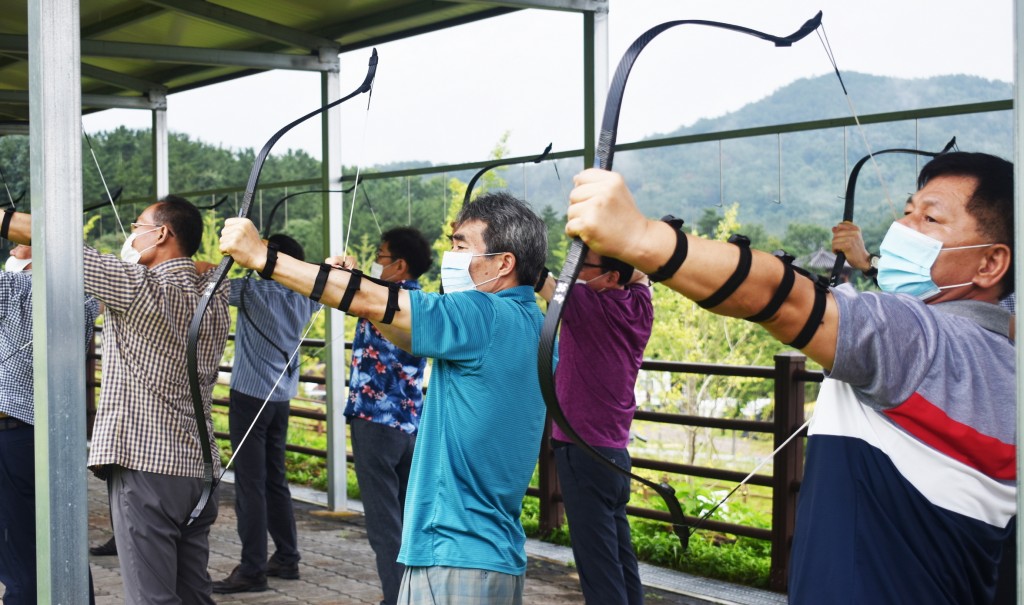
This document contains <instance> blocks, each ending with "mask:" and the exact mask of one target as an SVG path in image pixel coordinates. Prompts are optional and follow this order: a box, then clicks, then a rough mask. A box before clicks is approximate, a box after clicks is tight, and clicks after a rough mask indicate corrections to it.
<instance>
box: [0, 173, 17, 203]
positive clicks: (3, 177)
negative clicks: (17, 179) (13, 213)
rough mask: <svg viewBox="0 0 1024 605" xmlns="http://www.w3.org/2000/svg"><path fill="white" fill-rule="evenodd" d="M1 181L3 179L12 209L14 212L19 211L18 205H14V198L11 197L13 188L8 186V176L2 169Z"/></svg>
mask: <svg viewBox="0 0 1024 605" xmlns="http://www.w3.org/2000/svg"><path fill="white" fill-rule="evenodd" d="M0 179H3V181H4V189H6V190H7V199H9V200H11V208H13V209H14V210H17V209H18V205H17V204H15V203H14V196H13V195H11V187H10V185H8V184H7V175H5V174H4V171H3V169H2V168H0Z"/></svg>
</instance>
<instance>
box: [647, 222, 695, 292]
mask: <svg viewBox="0 0 1024 605" xmlns="http://www.w3.org/2000/svg"><path fill="white" fill-rule="evenodd" d="M661 220H662V221H663V222H666V223H668V224H669V225H670V226H671V227H672V229H673V230H675V232H676V247H675V249H674V250H673V251H672V256H670V257H669V259H668V260H667V261H665V264H664V265H662V266H660V267H658V270H657V271H655V272H654V273H651V274H650V275H648V276H647V277H648V278H649V279H650V280H651V281H652V282H655V283H657V282H660V281H665V280H666V279H668V278H670V277H672V276H673V275H675V274H676V271H678V270H679V267H681V266H682V265H683V261H685V260H686V254H687V252H689V251H690V246H689V241H688V240H687V239H686V234H685V233H683V219H681V218H676V217H674V216H672V215H671V214H666V215H665V216H663V217H661Z"/></svg>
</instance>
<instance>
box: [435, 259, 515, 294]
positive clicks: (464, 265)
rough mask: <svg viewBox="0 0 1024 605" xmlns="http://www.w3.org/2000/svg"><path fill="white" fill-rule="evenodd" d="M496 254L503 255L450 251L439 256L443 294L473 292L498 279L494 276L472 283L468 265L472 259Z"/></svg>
mask: <svg viewBox="0 0 1024 605" xmlns="http://www.w3.org/2000/svg"><path fill="white" fill-rule="evenodd" d="M498 254H504V253H503V252H491V253H489V254H473V253H472V252H453V251H451V250H449V251H447V252H445V253H444V254H443V255H442V256H441V288H443V289H444V292H445V294H448V293H451V292H462V291H464V290H473V289H476V288H478V287H480V286H482V285H484V284H488V283H490V282H492V281H494V280H496V279H498V277H500V276H495V277H492V278H491V279H488V280H486V281H482V282H480V283H479V284H478V283H474V282H473V278H472V276H470V274H469V264H470V263H471V262H473V257H475V256H496V255H498Z"/></svg>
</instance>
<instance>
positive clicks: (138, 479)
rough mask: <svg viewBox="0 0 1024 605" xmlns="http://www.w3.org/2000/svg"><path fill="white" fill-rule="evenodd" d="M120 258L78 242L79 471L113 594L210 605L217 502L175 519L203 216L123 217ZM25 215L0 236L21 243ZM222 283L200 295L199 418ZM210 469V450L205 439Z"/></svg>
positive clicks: (218, 334) (188, 420)
mask: <svg viewBox="0 0 1024 605" xmlns="http://www.w3.org/2000/svg"><path fill="white" fill-rule="evenodd" d="M131 229H132V233H131V235H130V236H129V237H128V239H127V241H126V242H125V245H124V247H123V249H122V251H121V258H118V257H117V256H114V255H111V254H101V253H100V252H98V251H96V250H95V249H93V248H90V247H88V246H86V247H85V249H84V251H83V265H84V270H85V271H84V285H85V293H86V294H87V295H91V296H93V297H95V298H96V299H97V300H99V301H100V302H102V303H103V304H104V308H105V311H104V313H105V315H104V329H103V388H102V389H101V391H100V403H99V406H98V408H97V410H96V421H95V426H94V427H93V434H92V443H91V448H90V451H89V468H90V469H91V470H92V471H93V472H94V473H95V474H96V475H97V476H98V477H100V478H102V479H104V480H106V481H107V492H108V496H109V498H110V509H111V516H112V521H113V526H114V533H115V535H116V536H117V550H118V555H119V557H118V559H119V563H120V566H121V578H122V581H123V582H124V591H125V602H126V603H128V604H136V603H178V602H185V603H199V604H212V603H213V599H212V596H211V581H210V576H209V573H208V572H207V560H208V558H209V532H210V526H211V525H212V524H213V522H214V520H215V519H216V518H217V501H216V500H217V499H216V498H215V497H214V498H211V500H210V502H209V503H208V504H207V505H206V507H205V509H204V511H203V513H202V515H200V517H199V518H198V519H197V520H196V521H195V522H194V523H193V524H192V525H188V526H186V525H184V521H185V520H186V519H188V518H189V513H191V511H192V509H193V508H194V507H195V505H196V502H197V501H198V500H199V496H200V493H201V492H202V488H203V475H204V472H203V456H202V452H201V451H200V446H199V434H198V433H199V432H198V427H197V425H196V419H195V416H194V415H193V414H194V413H193V406H192V397H191V394H190V392H189V386H188V380H187V377H186V350H185V348H186V338H185V335H186V333H187V331H188V327H189V324H190V323H191V321H192V316H193V314H194V312H195V309H196V305H197V304H198V302H199V299H200V297H201V296H202V294H203V291H204V290H205V288H206V286H207V283H208V281H209V279H210V278H211V277H212V276H213V274H214V271H206V272H204V273H197V271H196V267H195V264H194V263H193V261H192V258H191V256H192V255H193V254H195V253H196V251H197V250H198V249H199V245H200V242H201V239H202V232H203V221H202V216H201V215H200V214H199V211H198V210H197V209H196V208H195V206H193V205H192V204H191V203H189V202H188V201H187V200H185V199H184V198H180V197H177V196H167V197H166V198H163V199H161V200H160V201H158V202H156V203H155V204H153V205H151V206H149V207H147V208H146V209H145V210H144V211H143V212H142V214H140V215H139V217H138V218H137V219H136V222H135V223H132V225H131ZM31 236H32V218H31V215H29V214H23V213H20V212H8V213H5V216H4V218H3V222H2V223H0V237H6V238H8V239H11V240H12V241H15V242H19V243H25V244H27V243H29V240H30V238H31ZM227 299H228V290H227V288H223V289H221V290H218V292H216V293H215V295H214V296H213V298H212V299H211V301H210V306H209V309H208V311H207V313H206V319H205V321H204V322H203V326H202V332H201V334H200V338H199V350H198V358H199V376H200V380H201V383H202V394H203V401H204V403H205V408H206V414H205V418H204V421H205V422H206V426H207V430H208V432H209V434H211V435H212V434H213V424H212V421H211V420H210V411H209V410H210V403H211V399H212V393H213V385H214V383H215V382H216V379H217V372H218V365H219V363H220V360H221V357H222V355H223V353H224V344H225V342H226V341H227V335H228V328H229V326H230V317H229V315H228V300H227ZM210 450H211V455H212V457H213V463H214V473H215V475H216V474H217V473H219V467H220V454H219V452H218V450H217V445H216V442H215V441H214V442H212V443H211V444H210Z"/></svg>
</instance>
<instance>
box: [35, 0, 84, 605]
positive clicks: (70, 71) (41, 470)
mask: <svg viewBox="0 0 1024 605" xmlns="http://www.w3.org/2000/svg"><path fill="white" fill-rule="evenodd" d="M28 28H29V54H30V55H31V57H32V60H31V61H30V62H29V91H30V92H29V111H30V113H31V115H32V121H31V124H30V125H29V148H30V154H31V164H32V168H31V172H32V215H33V217H34V218H35V220H33V221H32V243H33V254H32V257H33V258H32V261H33V262H32V281H33V287H34V292H33V309H32V322H33V348H34V358H33V363H34V367H35V372H34V376H33V379H34V381H35V476H36V519H35V523H36V545H37V546H36V548H37V551H36V562H37V586H38V591H39V595H38V602H40V603H62V604H68V605H74V604H78V603H87V602H88V598H87V595H88V593H89V582H88V566H89V557H88V553H87V552H86V547H87V539H88V535H87V522H88V505H87V499H86V483H85V481H86V476H85V472H86V471H85V453H86V447H85V342H84V336H85V332H84V329H85V311H84V309H83V302H84V295H83V292H82V212H81V211H80V210H79V208H81V204H82V97H81V90H82V88H81V87H82V84H81V71H80V68H79V65H80V63H81V54H80V45H79V44H80V39H79V32H80V22H79V4H78V0H36V1H33V2H29V3H28Z"/></svg>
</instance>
